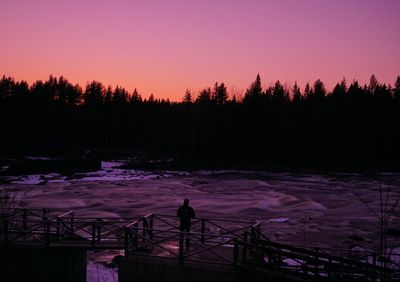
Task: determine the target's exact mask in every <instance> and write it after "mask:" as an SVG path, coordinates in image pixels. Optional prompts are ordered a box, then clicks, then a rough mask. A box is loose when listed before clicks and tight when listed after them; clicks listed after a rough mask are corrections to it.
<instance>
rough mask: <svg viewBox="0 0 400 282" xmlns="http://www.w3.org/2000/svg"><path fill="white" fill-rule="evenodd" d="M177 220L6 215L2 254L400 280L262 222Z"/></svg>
mask: <svg viewBox="0 0 400 282" xmlns="http://www.w3.org/2000/svg"><path fill="white" fill-rule="evenodd" d="M178 222H179V220H178V219H177V218H176V217H175V216H166V215H160V214H148V215H146V216H141V217H137V218H119V219H116V218H101V219H99V218H84V217H77V216H76V215H75V212H74V211H60V210H49V209H0V246H1V248H13V247H19V248H30V247H41V248H79V249H121V250H124V251H125V257H126V258H130V257H131V258H132V257H135V258H136V259H137V258H139V257H142V258H146V260H149V259H150V260H151V258H154V259H156V260H160V259H162V260H166V261H167V260H169V261H175V262H177V263H180V264H187V263H189V262H191V263H200V264H204V265H206V264H208V265H214V266H216V265H220V266H221V267H229V268H231V269H233V270H235V269H243V268H247V269H250V268H251V269H257V271H264V272H268V273H275V274H279V273H280V274H282V275H284V276H287V275H291V276H293V277H301V279H302V280H335V281H344V280H348V281H354V280H359V281H400V275H399V273H400V272H399V269H400V267H399V265H398V264H397V262H396V261H398V258H395V257H394V256H393V255H389V254H378V253H373V252H364V251H354V250H338V249H327V248H324V249H321V248H313V247H300V246H294V245H287V244H280V243H277V242H272V241H270V240H268V238H266V237H265V236H264V235H263V234H262V232H261V227H260V224H259V223H256V222H250V221H236V220H221V219H206V218H198V219H194V220H193V222H192V232H190V234H186V233H184V232H180V231H179V229H178Z"/></svg>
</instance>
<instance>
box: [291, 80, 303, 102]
mask: <svg viewBox="0 0 400 282" xmlns="http://www.w3.org/2000/svg"><path fill="white" fill-rule="evenodd" d="M292 93H293V99H292V100H293V103H295V104H298V103H300V102H301V100H302V96H301V90H300V87H299V86H298V85H297V81H295V82H294V86H293V90H292Z"/></svg>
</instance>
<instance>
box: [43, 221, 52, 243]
mask: <svg viewBox="0 0 400 282" xmlns="http://www.w3.org/2000/svg"><path fill="white" fill-rule="evenodd" d="M43 229H44V230H43V231H44V234H43V235H44V246H45V247H46V248H47V247H49V246H50V221H48V220H45V221H44V222H43Z"/></svg>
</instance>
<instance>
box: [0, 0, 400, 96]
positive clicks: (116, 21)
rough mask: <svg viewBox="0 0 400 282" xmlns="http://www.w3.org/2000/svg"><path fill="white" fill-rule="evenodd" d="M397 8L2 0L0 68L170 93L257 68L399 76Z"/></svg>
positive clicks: (281, 73)
mask: <svg viewBox="0 0 400 282" xmlns="http://www.w3.org/2000/svg"><path fill="white" fill-rule="evenodd" d="M399 12H400V1H397V0H271V1H268V0H264V1H261V0H260V1H256V0H253V1H251V0H247V1H245V0H243V1H238V0H229V1H228V0H220V1H218V0H214V1H209V0H202V1H191V0H186V1H183V0H182V1H174V0H171V1H165V0H164V1H143V0H142V1H135V0H130V1H128V0H127V1H122V0H115V1H101V0H85V1H83V0H79V1H78V0H76V1H75V0H68V1H64V0H58V1H54V0H52V1H49V0H37V1H28V0H27V1H22V0H13V1H5V0H4V1H2V0H0V26H1V27H2V40H1V44H0V74H5V75H11V76H14V77H15V78H16V79H18V80H19V79H26V80H28V82H32V81H34V80H36V79H47V77H48V75H49V74H53V75H56V76H59V75H64V76H66V77H67V78H68V79H69V80H70V81H71V82H73V83H80V84H81V85H83V86H84V85H85V84H86V82H87V81H91V80H93V79H96V80H99V81H101V82H103V83H105V84H106V85H107V84H111V85H112V86H116V85H117V84H118V85H121V86H124V87H126V88H127V89H128V90H129V91H132V90H133V88H135V87H137V88H138V90H139V92H141V93H142V95H143V96H144V97H148V96H149V95H150V93H154V95H155V96H156V97H159V98H167V97H168V98H170V99H172V100H180V99H181V97H182V96H183V94H184V92H185V90H186V88H189V89H191V90H193V91H194V92H197V91H198V90H200V89H201V88H203V87H208V86H212V85H213V84H214V82H215V81H220V82H221V81H223V82H225V83H226V84H227V85H228V90H229V91H230V92H233V94H238V93H240V92H241V91H243V90H245V89H246V88H247V87H248V85H249V84H250V83H251V82H252V81H253V80H254V79H255V76H256V74H257V73H260V75H261V78H262V80H263V84H264V86H267V85H269V84H271V83H272V82H274V81H275V80H277V79H279V80H281V81H283V82H287V83H288V86H290V85H293V83H294V81H295V80H297V81H298V83H299V84H300V86H301V87H304V84H305V83H306V82H311V83H312V82H313V81H315V80H316V79H318V78H320V79H322V80H323V81H324V82H325V84H326V85H327V87H328V88H332V87H333V86H334V83H336V82H338V81H340V80H341V79H342V77H343V76H345V77H346V79H347V80H348V81H349V82H351V81H352V80H353V79H358V80H359V81H360V82H361V83H365V82H368V79H369V77H370V75H371V74H375V75H376V76H377V78H378V80H379V81H381V82H385V83H391V84H393V83H394V81H395V78H396V76H397V75H398V74H400V56H399V50H400V48H399V47H400V44H399V43H400V35H399V34H400V16H399ZM196 94H197V93H196Z"/></svg>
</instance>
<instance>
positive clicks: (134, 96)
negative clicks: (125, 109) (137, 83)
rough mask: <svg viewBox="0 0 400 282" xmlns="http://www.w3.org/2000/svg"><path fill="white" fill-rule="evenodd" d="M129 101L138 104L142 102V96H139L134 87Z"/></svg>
mask: <svg viewBox="0 0 400 282" xmlns="http://www.w3.org/2000/svg"><path fill="white" fill-rule="evenodd" d="M130 102H131V103H133V104H139V103H141V102H142V96H140V94H139V92H138V91H137V89H136V88H135V89H134V90H133V92H132V95H131V99H130Z"/></svg>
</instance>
